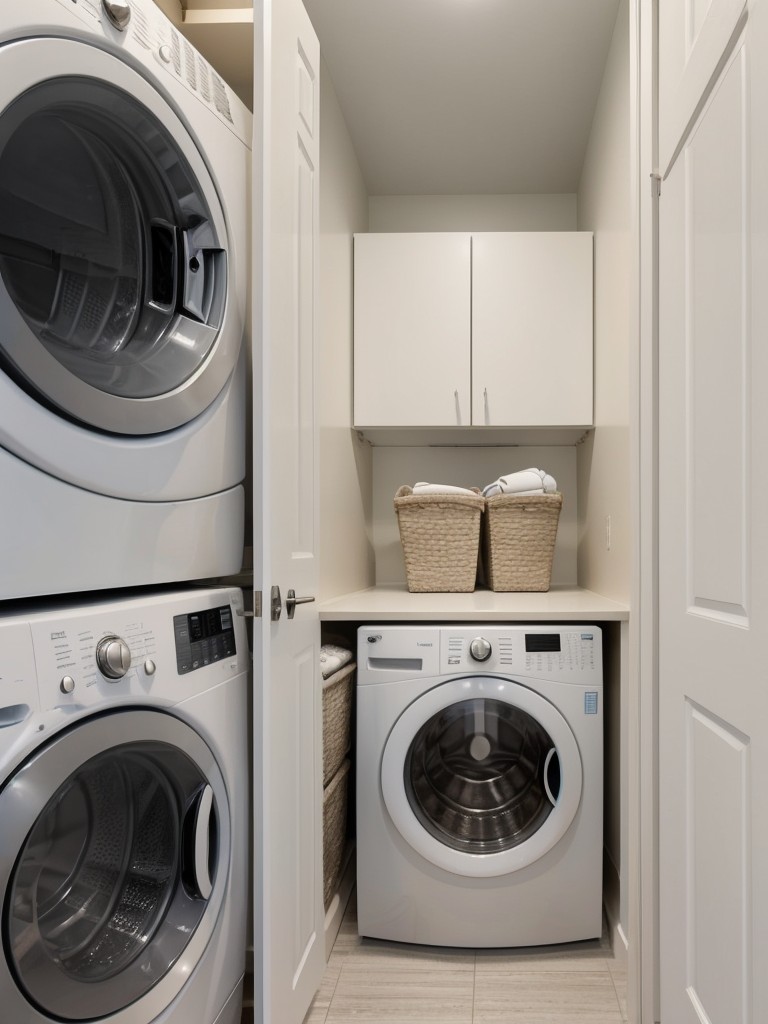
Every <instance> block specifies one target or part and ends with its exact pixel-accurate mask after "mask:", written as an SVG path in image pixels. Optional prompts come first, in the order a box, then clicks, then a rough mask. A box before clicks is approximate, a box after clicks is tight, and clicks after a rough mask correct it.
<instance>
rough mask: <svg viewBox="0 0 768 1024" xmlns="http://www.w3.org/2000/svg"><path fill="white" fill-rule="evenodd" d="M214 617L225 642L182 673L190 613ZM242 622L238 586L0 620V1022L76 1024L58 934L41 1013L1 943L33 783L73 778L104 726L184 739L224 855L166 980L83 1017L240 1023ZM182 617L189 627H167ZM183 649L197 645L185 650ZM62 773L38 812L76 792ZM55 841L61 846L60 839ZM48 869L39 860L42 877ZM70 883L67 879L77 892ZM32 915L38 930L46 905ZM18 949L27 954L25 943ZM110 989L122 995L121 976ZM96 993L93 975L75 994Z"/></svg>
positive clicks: (146, 1023) (151, 938)
mask: <svg viewBox="0 0 768 1024" xmlns="http://www.w3.org/2000/svg"><path fill="white" fill-rule="evenodd" d="M216 610H218V612H217V611H216ZM218 613H220V614H221V615H222V616H223V617H224V618H227V619H228V621H230V622H231V630H230V631H229V634H228V637H229V639H228V643H229V646H228V647H227V648H226V650H225V649H223V648H221V649H219V650H217V651H214V653H213V654H212V653H211V649H210V647H209V649H208V650H206V652H205V656H204V657H203V658H199V659H197V660H199V662H200V664H199V665H198V667H197V668H195V667H194V666H193V664H192V662H191V661H189V659H188V664H187V665H185V666H184V670H183V671H179V661H178V659H179V658H180V657H181V656H182V653H183V645H184V643H185V641H184V639H183V637H181V633H182V632H183V629H184V621H185V620H186V617H188V616H190V615H193V614H195V615H197V614H199V615H200V616H201V617H202V618H205V616H206V615H209V614H214V615H215V614H218ZM242 613H243V599H242V592H241V591H240V590H238V589H234V588H202V587H201V588H195V589H187V590H183V591H173V590H170V591H168V592H166V593H149V594H146V593H145V594H138V595H136V596H132V597H124V596H121V597H119V598H116V599H113V600H107V601H95V600H94V601H91V602H89V603H87V604H82V603H75V602H74V601H73V600H72V601H70V602H69V603H66V604H63V603H60V604H59V605H57V606H44V607H42V606H40V605H39V602H37V603H31V602H23V603H21V604H19V605H18V606H16V610H14V608H13V606H9V609H8V610H6V611H4V612H3V614H2V616H0V677H1V678H2V684H3V686H2V700H1V701H0V806H2V807H3V821H4V827H3V830H2V835H1V836H0V847H1V848H2V849H0V864H1V865H2V870H1V871H0V892H1V895H0V903H1V904H2V905H3V907H4V910H3V915H4V923H3V956H2V958H1V959H0V991H2V994H3V1007H4V1009H3V1014H4V1018H5V1019H7V1020H9V1021H22V1020H23V1021H24V1022H25V1024H48V1022H50V1021H53V1020H56V1021H57V1022H59V1021H61V1020H69V1021H77V1020H79V1019H81V1018H80V1016H79V1015H78V1013H77V1011H76V1010H75V1009H73V1007H74V1006H76V1003H77V991H75V994H74V997H73V996H72V993H71V992H68V991H66V990H65V988H62V994H61V996H59V995H58V993H57V987H58V979H59V978H62V979H63V980H62V985H63V986H65V985H66V983H67V979H66V978H64V974H65V972H64V971H63V970H61V969H60V964H59V963H58V962H57V960H56V956H55V955H54V954H55V952H56V951H55V949H54V948H53V944H55V942H56V936H55V933H54V934H53V938H50V936H49V939H50V942H49V945H48V947H47V949H46V952H47V953H48V958H49V960H50V963H49V965H48V966H49V968H50V970H51V971H52V978H53V982H52V984H51V985H50V986H49V988H48V991H47V992H46V993H45V997H46V998H47V999H49V1001H50V1003H51V1007H49V1008H48V1009H44V1008H41V1007H40V1006H39V1005H35V1004H33V1003H32V1002H30V1001H29V1000H28V998H27V996H26V995H25V994H24V992H23V990H22V984H21V983H20V982H19V981H18V977H19V974H20V973H22V972H20V970H19V969H18V967H17V966H14V964H15V963H16V962H15V961H13V964H12V960H13V958H14V956H15V953H14V950H13V944H12V943H11V942H10V941H8V940H7V936H8V934H9V932H8V930H7V926H8V916H9V914H10V913H11V910H12V907H13V906H14V905H15V902H18V896H17V898H16V901H14V900H13V899H11V898H10V897H9V895H8V893H9V890H10V888H11V886H12V885H13V884H14V872H15V871H16V867H15V864H16V863H17V858H18V861H19V862H20V861H21V859H22V857H21V852H20V848H21V849H23V848H24V844H25V843H27V842H28V837H29V835H30V834H31V832H30V830H29V827H28V826H27V825H25V824H24V822H23V821H22V820H21V817H23V816H24V815H28V816H29V820H30V821H31V822H32V823H33V824H34V822H35V821H36V820H37V821H40V820H42V819H43V817H44V814H40V816H39V818H36V815H37V814H38V812H39V810H40V808H39V807H37V806H35V803H36V801H39V802H44V800H45V795H44V794H43V796H42V797H41V796H40V795H39V792H38V790H39V789H40V787H39V786H36V785H35V784H34V781H35V779H37V782H38V783H39V782H40V780H41V779H43V778H44V777H45V775H46V773H49V772H50V769H51V767H54V768H55V767H56V766H57V765H61V764H63V763H64V761H65V760H66V757H67V756H69V757H74V758H75V762H76V763H78V762H79V763H78V767H77V771H78V772H81V771H82V770H83V766H86V768H87V762H88V759H89V757H92V755H93V752H94V751H95V750H96V749H97V748H98V743H99V741H100V738H101V739H103V736H104V735H105V734H108V731H109V730H110V729H112V730H115V731H116V734H117V738H118V743H119V744H122V743H130V742H131V741H135V740H145V739H146V740H147V741H157V740H158V739H159V738H162V737H163V736H165V735H166V734H167V736H168V738H169V739H171V738H177V737H180V738H181V740H182V742H185V737H186V738H187V741H188V746H187V747H184V746H182V748H181V749H180V755H181V756H182V760H183V759H184V758H187V759H190V761H191V762H194V763H195V765H196V766H198V765H199V766H200V768H201V772H202V774H203V776H204V777H205V776H206V775H207V777H208V778H209V779H210V780H211V787H212V791H213V802H214V807H215V809H216V815H217V817H216V820H217V825H218V830H219V838H218V840H217V842H218V850H219V853H220V857H219V860H218V863H217V866H216V869H215V872H213V876H212V878H211V880H210V881H211V886H212V888H211V891H210V893H209V894H207V895H208V898H207V902H206V903H205V904H201V906H203V905H204V906H205V910H204V912H203V914H202V917H201V918H200V920H199V923H197V925H196V927H195V929H194V931H193V932H192V935H191V938H189V940H188V944H187V945H186V946H184V947H183V948H182V949H181V950H180V952H179V955H178V957H177V959H176V960H175V961H174V962H173V963H172V965H171V966H170V968H169V969H167V972H166V973H164V974H162V976H160V977H159V978H157V979H156V980H155V982H154V984H152V986H151V987H150V988H149V989H148V991H146V993H144V994H143V995H141V997H139V998H136V999H135V1000H134V1001H133V1002H131V1004H130V1005H128V1006H126V1007H124V1008H120V1009H118V1010H117V1011H116V1012H114V1013H110V1014H108V1015H107V1014H105V1015H103V1016H102V1015H100V1014H97V1015H95V1016H94V1015H93V1014H91V1015H90V1016H88V1018H87V1019H89V1020H90V1021H91V1024H93V1022H94V1021H98V1020H101V1019H107V1017H108V1019H109V1021H110V1024H150V1022H151V1024H189V1022H190V1021H195V1022H196V1024H239V1021H240V1014H241V1006H242V999H241V994H242V981H243V976H244V970H245V945H246V915H247V898H246V897H247V892H248V863H247V856H248V782H247V779H248V752H247V707H248V701H247V686H248V679H249V671H250V654H249V649H248V640H247V636H246V631H245V625H244V618H243V614H242ZM177 616H182V617H184V619H181V620H179V619H177V621H176V622H174V617H177ZM187 621H188V620H187ZM222 621H223V618H222ZM110 635H113V636H117V637H120V638H122V640H123V641H125V643H126V644H127V645H128V648H129V651H130V667H129V668H128V670H127V672H126V674H125V675H124V676H123V677H122V678H119V679H109V678H107V677H106V676H105V675H104V674H103V672H102V671H100V669H99V668H98V666H97V663H96V658H95V652H96V647H97V644H98V642H99V640H100V639H102V638H104V637H105V636H110ZM180 637H181V639H180ZM179 645H181V646H179ZM233 648H234V650H233ZM190 649H191V650H195V651H197V650H198V648H195V647H194V645H193V646H192V647H191V648H190ZM206 661H207V662H208V663H207V664H206V663H205V662H206ZM174 741H175V739H174ZM163 742H165V741H163ZM62 751H64V753H62ZM67 751H68V754H67V753H66V752H67ZM107 752H108V751H107ZM66 770H67V769H65V773H64V774H59V775H58V776H57V775H56V774H55V771H54V774H53V777H51V778H50V779H46V780H45V786H50V792H51V793H55V794H56V798H55V799H53V798H51V799H50V800H49V802H48V804H47V805H46V806H45V812H44V813H48V812H49V811H50V809H51V807H52V806H55V804H56V802H57V801H58V802H59V803H60V802H62V799H63V798H62V796H61V794H62V791H66V788H67V786H68V785H69V786H70V788H76V784H77V783H76V782H75V783H74V785H72V784H71V780H70V778H68V777H67V776H66ZM43 788H45V787H43ZM14 790H15V791H14ZM48 817H49V818H53V817H55V813H54V812H51V813H50V814H48ZM19 836H20V842H19V841H17V840H18V839H19ZM208 838H209V839H210V834H209V836H208ZM201 839H203V840H204V839H205V836H204V835H201ZM197 843H198V837H197V835H196V836H195V844H197ZM61 845H66V840H65V841H64V843H62V844H61ZM56 853H57V851H56V850H55V849H54V850H53V851H52V854H51V857H52V860H53V861H54V862H55V861H56V856H55V854H56ZM195 856H196V857H197V851H196V852H195ZM44 868H45V862H43V863H42V864H41V865H40V870H41V871H42V870H43V869H44ZM20 870H21V869H19V872H20ZM19 872H17V874H18V873H19ZM203 873H205V872H203ZM76 874H77V872H76V871H75V872H73V875H75V876H76ZM76 883H77V878H76V877H74V879H73V886H72V887H73V889H74V888H75V887H76ZM185 885H186V883H185ZM176 888H177V889H179V890H180V889H181V888H182V883H181V882H177V883H176ZM61 902H64V901H61ZM162 913H163V915H165V917H164V918H163V917H161V920H160V926H159V927H158V929H157V931H156V932H154V933H152V932H151V931H150V934H149V935H148V936H147V938H146V945H147V948H150V947H151V946H152V945H153V944H155V945H156V946H157V945H158V944H159V945H160V946H162V941H163V940H160V941H159V943H158V942H156V941H155V940H156V937H157V935H158V934H160V932H161V931H162V930H163V929H162V926H163V925H164V924H167V920H166V918H167V917H168V916H169V915H170V913H171V911H170V910H169V909H167V908H166V909H164V910H163V912H162ZM74 916H75V915H73V918H74ZM40 920H41V921H44V915H43V912H42V910H41V911H40ZM67 923H69V922H67ZM42 927H44V925H43V926H42ZM110 927H111V923H110ZM33 930H34V929H30V931H33ZM117 930H118V931H119V928H118V929H117ZM165 930H166V932H167V931H168V928H166V929H165ZM173 930H174V929H173V928H171V931H173ZM175 930H176V931H177V932H178V931H181V930H182V929H180V928H178V927H177V928H176V929H175ZM37 935H38V937H39V935H40V931H38V932H37ZM182 941H184V940H182ZM43 945H45V943H43ZM20 949H21V956H22V958H23V956H24V955H25V943H24V942H21V943H20ZM161 956H162V951H161ZM22 962H23V959H22ZM116 984H118V986H119V978H118V980H117V983H116ZM98 985H99V982H98V981H96V982H94V981H93V980H91V981H89V982H88V983H87V984H85V985H84V986H82V987H83V988H85V989H92V988H94V987H96V988H98ZM70 987H72V986H70ZM74 989H75V990H76V989H77V986H74ZM72 999H74V1002H72V1001H70V1000H72Z"/></svg>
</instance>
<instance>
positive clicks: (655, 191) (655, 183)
mask: <svg viewBox="0 0 768 1024" xmlns="http://www.w3.org/2000/svg"><path fill="white" fill-rule="evenodd" d="M651 195H652V196H653V198H654V199H658V198H659V196H660V195H661V175H660V174H656V173H655V172H654V173H653V174H652V175H651Z"/></svg>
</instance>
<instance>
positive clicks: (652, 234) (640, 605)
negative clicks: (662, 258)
mask: <svg viewBox="0 0 768 1024" xmlns="http://www.w3.org/2000/svg"><path fill="white" fill-rule="evenodd" d="M658 3H659V0H650V2H647V0H630V78H631V81H630V97H631V103H630V118H631V143H630V145H631V147H632V159H631V167H632V173H633V176H634V181H633V182H632V193H631V194H632V196H633V241H634V268H633V270H634V272H633V284H634V288H633V295H632V311H631V330H630V337H631V349H630V381H629V384H630V403H631V405H630V459H631V465H630V487H631V494H630V508H631V512H632V516H633V520H634V522H633V527H634V528H633V530H632V574H631V576H632V583H631V608H632V622H631V628H630V631H629V673H628V675H629V679H628V691H627V692H628V698H629V707H628V709H627V715H626V721H627V747H628V749H627V756H626V763H627V766H628V837H627V838H628V854H629V878H628V896H629V903H628V919H629V920H628V925H629V936H628V945H629V963H628V1007H629V1019H630V1021H632V1022H633V1024H654V1022H655V1021H658V1020H659V1015H660V1007H659V935H658V884H659V883H658V755H657V750H658V710H657V709H658V196H659V188H660V177H659V171H658Z"/></svg>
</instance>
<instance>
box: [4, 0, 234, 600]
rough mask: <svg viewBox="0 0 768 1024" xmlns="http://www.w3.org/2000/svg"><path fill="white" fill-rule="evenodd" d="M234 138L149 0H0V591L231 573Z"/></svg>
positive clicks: (198, 63) (223, 101)
mask: <svg viewBox="0 0 768 1024" xmlns="http://www.w3.org/2000/svg"><path fill="white" fill-rule="evenodd" d="M251 125H252V118H251V115H250V113H249V112H248V111H247V109H246V108H245V107H244V105H243V104H242V103H241V102H240V101H239V100H238V99H237V97H236V96H235V95H234V94H233V93H232V92H231V91H230V90H229V89H228V87H227V86H226V85H225V83H224V82H223V81H222V80H221V78H219V76H218V75H217V74H216V73H215V72H214V71H213V69H212V68H211V67H210V66H209V65H208V64H207V63H206V62H205V61H204V60H203V58H202V57H201V56H200V54H198V53H197V51H195V50H194V49H193V48H192V47H191V46H190V45H189V44H188V43H187V42H186V41H185V40H184V39H183V38H182V37H181V36H180V35H179V33H178V32H177V31H176V29H175V28H174V27H173V26H172V25H171V23H170V22H169V21H168V19H167V18H166V17H165V16H164V15H163V14H162V13H161V12H160V10H159V8H157V7H156V5H155V4H154V3H153V2H152V0H120V2H119V3H118V2H117V0H25V2H24V3H3V4H1V5H0V493H2V495H3V507H2V513H1V516H0V526H1V528H0V564H1V565H2V567H3V571H2V574H0V599H9V598H17V597H27V596H39V595H41V594H63V593H71V592H74V591H86V590H92V589H96V588H111V587H125V586H133V585H136V586H142V585H148V584H154V583H168V582H176V581H180V580H191V579H203V578H210V577H214V576H222V575H226V574H229V573H232V572H236V571H237V570H239V569H240V567H241V564H242V554H243V523H244V490H243V486H242V481H243V479H244V477H245V372H246V366H245V359H246V354H245V350H246V348H247V346H246V345H245V344H244V343H243V338H244V334H245V331H246V297H247V288H248V276H249V270H248V267H249V253H248V246H249V229H248V221H249V214H248V211H249V203H248V194H249V183H250V157H251V153H250V145H251Z"/></svg>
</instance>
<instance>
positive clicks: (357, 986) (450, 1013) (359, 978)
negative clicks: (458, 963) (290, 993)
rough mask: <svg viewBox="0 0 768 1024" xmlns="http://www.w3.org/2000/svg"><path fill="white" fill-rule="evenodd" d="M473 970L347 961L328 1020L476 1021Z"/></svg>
mask: <svg viewBox="0 0 768 1024" xmlns="http://www.w3.org/2000/svg"><path fill="white" fill-rule="evenodd" d="M473 993H474V972H473V971H455V972H453V971H445V970H426V969H411V970H403V969H401V968H400V967H396V968H394V969H393V968H391V967H389V966H387V967H381V966H377V968H376V969H375V970H372V969H371V967H370V966H369V965H366V964H351V963H349V962H348V961H347V962H345V963H344V965H343V967H342V969H341V974H340V976H339V981H338V984H337V986H336V991H335V992H334V995H333V1000H332V1002H331V1006H330V1009H329V1011H328V1016H327V1017H326V1019H325V1024H347V1022H350V1021H370V1022H375V1024H472V999H473Z"/></svg>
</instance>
